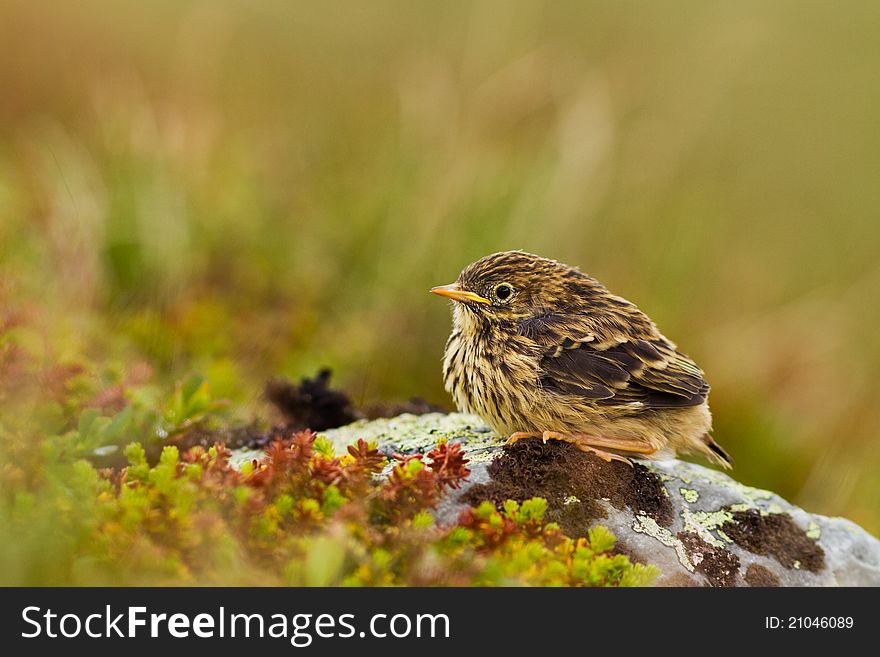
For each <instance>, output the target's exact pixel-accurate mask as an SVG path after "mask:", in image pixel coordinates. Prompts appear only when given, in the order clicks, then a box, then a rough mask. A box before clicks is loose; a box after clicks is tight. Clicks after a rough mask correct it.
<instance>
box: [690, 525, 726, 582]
mask: <svg viewBox="0 0 880 657" xmlns="http://www.w3.org/2000/svg"><path fill="white" fill-rule="evenodd" d="M678 540H680V541H681V543H682V545H683V546H684V549H685V552H687V555H688V558H689V559H690V560H691V563H692V564H693V565H694V568H695V569H696V571H697V572H698V573H701V574H703V575H705V576H706V579H707V580H708V581H709V586H736V575H737V573H738V572H739V566H740V561H739V557H738V556H736V555H735V554H733V553H732V552H729V551H727V550H725V549H724V548H723V547H717V546H715V545H712V544H711V543H708V542H706V541H704V540H703V539H702V538H700V537H699V536H697V535H696V534H695V533H693V532H679V533H678Z"/></svg>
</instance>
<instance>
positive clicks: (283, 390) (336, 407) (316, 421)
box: [263, 368, 358, 431]
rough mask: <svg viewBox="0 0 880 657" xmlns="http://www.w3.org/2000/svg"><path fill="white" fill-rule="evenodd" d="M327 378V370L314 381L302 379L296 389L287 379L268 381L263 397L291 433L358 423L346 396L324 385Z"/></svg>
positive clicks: (320, 372)
mask: <svg viewBox="0 0 880 657" xmlns="http://www.w3.org/2000/svg"><path fill="white" fill-rule="evenodd" d="M330 375H331V372H330V370H329V369H327V368H324V369H322V370H320V371H319V372H318V375H317V376H316V377H315V378H313V379H309V378H307V377H303V379H302V380H300V382H299V384H298V385H296V384H294V383H291V382H290V381H288V380H286V379H270V380H269V381H268V382H267V383H266V388H265V390H264V391H263V395H264V396H265V398H266V399H267V400H268V401H269V402H271V403H272V404H273V405H274V406H275V407H276V408H277V409H278V410H279V411H281V413H282V414H283V415H284V417H285V419H287V427H288V428H289V429H291V430H301V429H311V430H312V431H324V430H326V429H334V428H336V427H341V426H343V425H345V424H350V423H351V422H354V421H355V420H357V419H358V415H357V413H356V412H355V410H354V408H353V407H352V403H351V399H349V397H348V395H346V394H345V393H344V392H341V391H339V390H332V389H331V388H330V387H329V386H328V385H327V384H328V383H329V382H330Z"/></svg>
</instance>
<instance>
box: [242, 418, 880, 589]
mask: <svg viewBox="0 0 880 657" xmlns="http://www.w3.org/2000/svg"><path fill="white" fill-rule="evenodd" d="M323 433H324V435H326V436H327V437H328V438H329V439H331V440H332V441H333V442H334V443H335V444H336V445H337V446H340V447H341V446H344V445H347V444H349V443H351V442H354V441H356V440H357V439H358V438H364V439H366V440H376V441H377V442H378V443H379V447H380V450H381V451H382V452H383V453H385V454H388V455H391V454H392V453H400V454H414V453H424V452H427V451H429V450H430V449H431V448H432V447H433V446H434V445H435V444H436V442H437V440H438V439H439V438H441V437H445V438H446V439H447V440H449V441H450V442H461V443H462V445H463V447H464V449H465V451H466V452H467V454H468V458H469V459H470V462H469V464H468V465H469V467H470V470H471V475H470V477H469V479H468V482H467V483H466V484H465V486H463V487H462V489H460V490H458V491H453V492H452V493H451V494H449V495H447V496H446V497H445V498H444V499H443V500H442V501H441V503H440V504H439V505H438V507H437V509H436V516H437V520H438V522H439V523H441V524H448V523H454V522H455V520H456V518H457V517H458V514H459V513H460V511H461V510H462V509H463V508H465V506H467V505H468V504H477V503H479V502H480V501H481V500H483V499H489V500H492V501H494V502H500V501H503V500H504V499H507V498H512V499H520V500H522V499H528V498H529V497H533V496H536V495H538V496H541V497H545V498H547V500H548V503H549V511H548V516H549V519H550V520H554V521H557V522H559V523H560V525H561V526H562V528H563V530H564V531H565V532H566V533H567V534H568V535H570V536H577V535H582V534H585V533H586V531H587V529H588V528H589V527H590V526H592V525H594V524H602V525H604V526H606V527H608V528H609V529H610V530H611V531H612V532H613V533H614V535H615V536H616V537H617V540H618V543H617V546H616V547H617V549H619V550H620V551H621V552H623V553H625V554H628V555H629V556H630V557H631V558H632V559H634V560H637V561H640V562H642V563H652V564H654V565H656V566H658V567H659V568H660V571H661V575H660V577H659V578H658V580H657V584H658V585H661V586H664V585H665V586H705V585H711V586H880V541H878V540H877V539H876V538H874V537H873V536H871V535H870V534H868V533H867V532H866V531H865V530H863V529H862V528H861V527H859V526H858V525H856V524H854V523H852V522H850V521H849V520H846V519H844V518H829V517H826V516H820V515H816V514H811V513H809V512H807V511H804V510H803V509H800V508H798V507H796V506H794V505H792V504H790V503H788V502H787V501H786V500H784V499H782V498H781V497H779V496H778V495H776V494H774V493H771V492H769V491H765V490H760V489H757V488H751V487H749V486H744V485H742V484H740V483H738V482H737V481H736V480H734V479H732V478H731V477H730V476H728V475H727V474H725V473H723V472H719V471H717V470H713V469H710V468H707V467H703V466H700V465H695V464H692V463H686V462H684V461H679V460H669V461H663V462H648V461H639V462H636V465H635V466H634V467H630V466H628V465H626V464H623V463H618V462H612V463H606V462H605V461H602V460H601V459H598V458H596V457H595V456H593V455H591V454H585V453H583V452H580V451H579V450H577V449H576V448H575V447H573V446H572V445H568V444H564V443H560V442H558V441H551V442H549V443H547V444H546V445H545V444H542V443H541V441H539V440H524V441H520V442H519V443H517V444H516V445H514V446H512V447H508V448H505V447H504V446H503V444H504V440H503V439H501V438H499V437H498V436H495V435H494V434H493V433H492V432H491V431H490V430H489V429H488V427H486V426H485V425H484V424H483V422H482V421H481V420H480V419H479V418H477V417H474V416H470V415H464V414H459V413H452V414H449V415H444V414H439V413H430V414H427V415H420V416H415V415H401V416H398V417H396V418H391V419H387V420H374V421H372V422H368V421H359V422H355V423H354V424H351V425H348V426H345V427H341V428H339V429H333V430H330V431H326V432H323ZM256 455H258V452H256V451H247V450H239V451H238V452H237V453H236V455H235V460H237V461H238V462H242V461H245V460H249V459H250V458H253V457H254V456H256Z"/></svg>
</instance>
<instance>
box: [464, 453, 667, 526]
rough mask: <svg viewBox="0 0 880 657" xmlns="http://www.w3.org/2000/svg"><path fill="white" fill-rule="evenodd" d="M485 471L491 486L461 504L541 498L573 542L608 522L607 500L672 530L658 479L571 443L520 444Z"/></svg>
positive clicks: (483, 486)
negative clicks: (597, 524) (597, 523)
mask: <svg viewBox="0 0 880 657" xmlns="http://www.w3.org/2000/svg"><path fill="white" fill-rule="evenodd" d="M487 470H488V473H489V476H490V477H491V479H492V480H491V481H490V482H489V483H486V484H478V485H475V486H473V487H471V488H470V489H469V490H468V491H467V492H466V493H465V494H464V495H463V496H462V499H461V501H462V502H465V503H467V504H472V505H476V504H479V503H480V502H481V501H483V500H490V501H491V502H494V503H495V504H496V505H500V504H501V503H503V502H504V500H506V499H512V500H517V501H523V500H527V499H529V498H532V497H536V496H537V497H543V498H545V499H546V500H547V504H548V513H547V519H548V520H550V521H553V522H558V523H559V525H560V527H562V530H563V531H564V532H565V533H566V534H568V535H569V536H582V535H584V534H585V533H586V531H587V529H588V528H589V526H590V525H591V524H592V523H593V521H594V520H597V519H600V518H604V517H606V514H605V511H604V509H603V508H602V505H601V504H600V503H599V500H601V499H603V498H606V499H608V500H609V502H610V503H611V505H612V506H613V507H614V508H616V509H620V510H622V509H623V508H624V507H629V508H630V509H632V511H633V513H634V514H638V513H644V514H645V515H647V516H649V517H651V518H653V519H654V520H656V521H657V523H658V524H660V525H663V526H665V527H669V526H670V525H671V524H672V519H673V508H672V504H671V503H670V501H669V498H668V496H667V494H666V491H665V490H664V488H663V482H662V481H661V480H660V478H659V477H658V476H657V475H655V474H654V473H653V472H651V471H650V470H648V469H647V468H646V467H644V466H643V465H639V464H634V465H633V466H632V467H630V466H628V465H626V464H625V463H620V462H619V461H612V462H610V463H609V462H606V461H604V460H602V459H600V458H599V457H597V456H596V455H594V454H589V453H586V452H582V451H581V450H579V449H578V448H577V447H575V446H574V445H571V444H569V443H565V442H561V441H556V440H551V441H550V442H548V443H546V444H544V443H542V442H541V441H540V440H537V439H525V440H521V441H519V442H518V443H516V444H514V445H510V446H507V447H505V448H504V451H503V453H502V454H501V456H499V457H498V458H497V459H495V460H494V461H493V462H492V463H490V464H489V466H488V469H487ZM573 498H577V499H576V500H575V499H573ZM566 501H567V502H568V503H566Z"/></svg>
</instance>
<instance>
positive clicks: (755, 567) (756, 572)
mask: <svg viewBox="0 0 880 657" xmlns="http://www.w3.org/2000/svg"><path fill="white" fill-rule="evenodd" d="M745 580H746V583H747V584H748V585H749V586H756V587H768V586H779V578H778V577H777V576H776V575H775V574H774V573H773V571H772V570H770V569H769V568H765V567H764V566H762V565H761V564H757V563H753V564H752V565H751V566H749V567H748V569H747V570H746V574H745Z"/></svg>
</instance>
